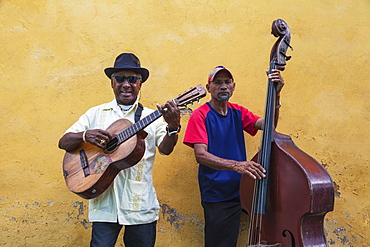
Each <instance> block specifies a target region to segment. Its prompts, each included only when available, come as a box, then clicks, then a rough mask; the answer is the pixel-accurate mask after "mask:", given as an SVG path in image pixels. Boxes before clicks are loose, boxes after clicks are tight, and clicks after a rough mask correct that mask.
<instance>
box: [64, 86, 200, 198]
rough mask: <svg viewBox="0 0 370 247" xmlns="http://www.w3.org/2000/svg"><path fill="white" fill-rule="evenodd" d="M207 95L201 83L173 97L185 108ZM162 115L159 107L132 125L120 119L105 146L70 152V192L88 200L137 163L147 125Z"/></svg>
mask: <svg viewBox="0 0 370 247" xmlns="http://www.w3.org/2000/svg"><path fill="white" fill-rule="evenodd" d="M205 95H206V90H205V89H204V88H203V87H202V86H201V85H200V84H199V85H197V86H195V87H192V88H190V89H189V90H188V91H186V92H185V93H183V94H180V95H179V96H178V97H176V98H175V99H173V102H174V103H175V104H176V105H177V106H178V107H179V108H180V109H181V108H187V105H188V104H190V103H193V102H194V101H199V99H201V98H203V97H204V96H205ZM161 116H162V113H161V112H160V111H159V110H156V111H154V112H152V113H151V114H149V115H148V116H146V117H144V118H142V119H141V120H139V121H137V122H136V123H134V124H132V123H131V122H130V121H129V120H127V119H119V120H117V121H115V122H114V123H113V124H111V125H110V126H109V127H108V128H107V131H108V132H109V133H110V134H111V135H112V136H113V138H112V139H111V140H110V141H109V142H108V143H107V145H106V147H105V148H104V149H101V148H99V147H96V146H94V145H92V144H90V143H82V144H81V145H79V146H78V147H77V148H76V149H75V150H73V151H71V152H66V154H65V155H64V159H63V175H64V179H65V182H66V185H67V187H68V189H69V190H70V191H72V192H73V193H75V194H77V195H79V196H81V197H82V198H85V199H92V198H94V197H97V196H99V195H101V194H102V193H103V192H104V191H105V190H106V189H107V188H108V187H109V185H110V184H111V183H112V182H113V180H114V178H115V177H116V175H117V174H118V173H119V172H120V171H121V170H123V169H126V168H129V167H132V166H134V165H135V164H137V163H138V162H139V161H140V160H141V158H142V157H143V155H144V152H145V141H144V139H145V137H146V136H147V133H146V132H145V131H144V128H145V127H147V126H148V125H149V124H151V123H152V122H154V121H155V120H156V119H158V118H159V117H161Z"/></svg>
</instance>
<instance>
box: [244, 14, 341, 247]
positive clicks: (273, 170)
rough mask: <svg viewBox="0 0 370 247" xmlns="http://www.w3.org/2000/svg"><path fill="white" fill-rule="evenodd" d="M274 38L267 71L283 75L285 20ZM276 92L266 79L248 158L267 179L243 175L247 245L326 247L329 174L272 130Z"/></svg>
mask: <svg viewBox="0 0 370 247" xmlns="http://www.w3.org/2000/svg"><path fill="white" fill-rule="evenodd" d="M271 33H272V34H273V35H274V36H275V37H278V40H277V41H276V42H275V44H274V46H273V48H272V50H271V54H270V68H269V70H270V72H271V70H272V69H278V70H280V71H283V70H284V69H285V65H286V61H287V60H289V59H290V57H288V56H286V51H287V49H288V47H290V38H291V36H290V30H289V27H288V25H287V23H286V22H285V21H284V20H281V19H277V20H275V21H274V22H273V23H272V32H271ZM276 101H277V96H276V89H275V85H274V82H272V81H271V79H269V80H268V85H267V97H266V108H265V115H264V117H265V118H264V119H265V122H264V126H263V133H262V139H261V145H260V148H259V151H258V153H257V154H256V155H255V156H254V158H253V159H252V160H253V161H255V162H257V163H259V164H261V165H262V166H263V167H264V169H265V170H266V178H263V179H261V180H253V179H252V178H250V177H249V176H247V175H243V176H242V178H241V182H240V200H241V204H242V209H243V210H244V211H245V212H246V213H248V215H249V218H250V225H249V236H248V246H276V247H277V246H283V247H300V246H327V243H326V239H325V233H324V223H323V221H324V217H325V214H326V213H327V212H329V211H332V210H333V207H334V187H333V183H332V180H331V178H330V175H329V174H328V172H327V171H326V170H325V169H324V167H323V166H322V165H321V164H320V163H318V162H317V161H316V160H315V159H314V158H312V157H311V156H309V155H308V154H306V153H305V152H303V151H302V150H300V149H299V148H298V147H297V146H296V145H295V144H294V142H293V141H292V139H291V138H290V136H288V135H284V134H281V133H278V132H277V131H276V130H275V126H274V119H275V112H276V105H277V104H276Z"/></svg>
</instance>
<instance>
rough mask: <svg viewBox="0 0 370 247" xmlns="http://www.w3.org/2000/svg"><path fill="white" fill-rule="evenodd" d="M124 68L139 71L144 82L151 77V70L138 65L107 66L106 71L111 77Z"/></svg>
mask: <svg viewBox="0 0 370 247" xmlns="http://www.w3.org/2000/svg"><path fill="white" fill-rule="evenodd" d="M122 70H130V71H134V72H137V73H139V74H140V75H141V76H142V82H145V81H146V80H147V79H148V77H149V70H147V69H146V68H137V67H131V66H125V67H120V68H117V67H116V68H115V67H111V68H106V69H105V70H104V72H105V74H106V75H107V76H108V78H109V79H111V76H112V74H113V73H115V72H118V71H122Z"/></svg>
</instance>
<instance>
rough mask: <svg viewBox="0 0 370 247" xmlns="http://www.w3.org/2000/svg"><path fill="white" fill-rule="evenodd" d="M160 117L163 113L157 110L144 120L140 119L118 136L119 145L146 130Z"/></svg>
mask: <svg viewBox="0 0 370 247" xmlns="http://www.w3.org/2000/svg"><path fill="white" fill-rule="evenodd" d="M160 116H162V113H161V112H160V111H159V110H156V111H154V112H152V113H151V114H149V115H148V116H146V117H144V118H143V119H140V120H139V121H137V122H136V123H134V124H133V125H131V126H130V127H128V128H127V129H125V130H124V131H122V132H121V133H119V134H118V135H117V138H118V144H117V145H119V144H121V143H123V142H125V141H126V140H127V139H129V138H130V137H132V136H133V135H135V134H136V133H137V132H139V131H140V130H142V129H144V128H145V127H146V126H148V125H149V124H151V123H152V122H154V121H155V120H157V119H158V118H159V117H160Z"/></svg>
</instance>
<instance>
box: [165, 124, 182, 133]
mask: <svg viewBox="0 0 370 247" xmlns="http://www.w3.org/2000/svg"><path fill="white" fill-rule="evenodd" d="M166 130H167V135H168V136H173V135H177V134H178V133H179V132H180V130H181V125H179V127H178V128H177V130H173V131H170V130H169V129H168V125H167V127H166Z"/></svg>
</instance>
